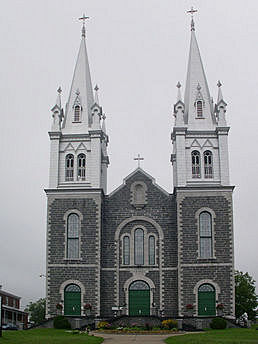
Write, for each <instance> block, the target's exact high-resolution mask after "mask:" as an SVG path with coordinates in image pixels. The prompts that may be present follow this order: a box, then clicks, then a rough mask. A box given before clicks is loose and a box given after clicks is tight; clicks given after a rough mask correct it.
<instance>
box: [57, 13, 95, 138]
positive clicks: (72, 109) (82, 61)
mask: <svg viewBox="0 0 258 344" xmlns="http://www.w3.org/2000/svg"><path fill="white" fill-rule="evenodd" d="M87 18H88V17H85V16H83V17H82V18H81V19H84V20H85V19H87ZM93 104H94V98H93V90H92V83H91V76H90V68H89V61H88V55H87V49H86V39H85V24H84V23H83V27H82V38H81V44H80V49H79V53H78V57H77V61H76V65H75V69H74V74H73V80H72V85H71V89H70V94H69V98H68V102H67V105H66V111H65V117H64V121H63V126H62V129H63V130H62V131H63V133H85V131H86V130H87V129H88V128H89V127H90V126H91V123H92V114H91V107H92V106H93Z"/></svg>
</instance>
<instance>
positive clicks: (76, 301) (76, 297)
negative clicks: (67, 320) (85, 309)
mask: <svg viewBox="0 0 258 344" xmlns="http://www.w3.org/2000/svg"><path fill="white" fill-rule="evenodd" d="M64 315H72V316H73V315H81V293H80V292H74V291H66V292H65V294H64Z"/></svg>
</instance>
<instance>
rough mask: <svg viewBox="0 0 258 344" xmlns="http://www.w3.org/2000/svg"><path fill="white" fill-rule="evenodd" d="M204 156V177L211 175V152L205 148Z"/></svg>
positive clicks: (210, 176)
mask: <svg viewBox="0 0 258 344" xmlns="http://www.w3.org/2000/svg"><path fill="white" fill-rule="evenodd" d="M203 158H204V178H212V177H213V168H212V152H211V151H209V150H207V151H205V152H204V153H203Z"/></svg>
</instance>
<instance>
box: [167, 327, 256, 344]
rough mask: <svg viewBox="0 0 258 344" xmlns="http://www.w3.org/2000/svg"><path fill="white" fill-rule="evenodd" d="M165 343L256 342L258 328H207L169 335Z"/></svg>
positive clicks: (232, 343) (228, 343)
mask: <svg viewBox="0 0 258 344" xmlns="http://www.w3.org/2000/svg"><path fill="white" fill-rule="evenodd" d="M165 343H167V344H258V330H256V329H255V328H251V329H246V328H229V329H225V330H208V331H205V332H203V333H196V334H186V335H183V336H179V337H170V338H167V339H166V340H165Z"/></svg>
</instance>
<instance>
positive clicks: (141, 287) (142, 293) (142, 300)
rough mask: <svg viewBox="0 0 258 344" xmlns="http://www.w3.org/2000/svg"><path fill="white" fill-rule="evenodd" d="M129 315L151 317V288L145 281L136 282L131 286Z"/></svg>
mask: <svg viewBox="0 0 258 344" xmlns="http://www.w3.org/2000/svg"><path fill="white" fill-rule="evenodd" d="M129 315H130V316H146V315H150V287H149V285H148V284H147V283H146V282H144V281H135V282H133V283H132V284H131V285H130V288H129Z"/></svg>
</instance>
